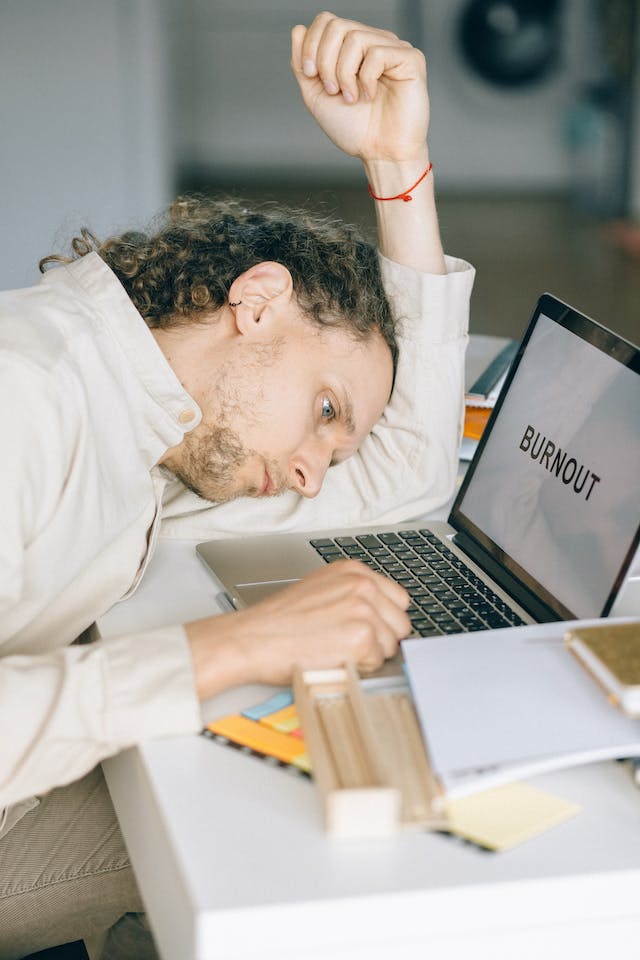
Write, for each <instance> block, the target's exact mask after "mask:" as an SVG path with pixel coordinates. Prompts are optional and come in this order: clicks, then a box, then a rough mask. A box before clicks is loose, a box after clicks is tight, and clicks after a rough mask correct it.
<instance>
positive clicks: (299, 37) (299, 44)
mask: <svg viewBox="0 0 640 960" xmlns="http://www.w3.org/2000/svg"><path fill="white" fill-rule="evenodd" d="M306 35H307V28H306V27H305V26H303V24H301V23H299V24H297V25H296V26H295V27H294V28H293V30H292V31H291V69H292V70H293V72H294V73H303V69H302V50H303V46H304V38H305V36H306Z"/></svg>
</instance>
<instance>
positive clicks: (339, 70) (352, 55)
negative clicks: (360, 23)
mask: <svg viewBox="0 0 640 960" xmlns="http://www.w3.org/2000/svg"><path fill="white" fill-rule="evenodd" d="M399 42H400V41H398V38H397V37H395V36H393V35H390V36H388V37H387V36H383V35H381V33H380V31H377V30H349V31H348V32H347V33H346V35H345V37H344V40H343V42H342V46H341V48H340V51H339V53H338V59H337V63H336V69H335V73H336V79H337V83H338V86H339V88H340V91H341V92H342V95H343V97H344V99H345V100H346V101H347V103H355V101H356V100H357V99H358V97H359V95H360V89H359V87H360V86H361V87H362V89H363V91H364V93H365V95H366V97H367V98H368V99H371V100H372V99H373V96H375V89H376V87H375V84H376V81H377V80H378V76H377V75H375V76H373V83H371V82H370V81H369V86H367V85H366V84H365V83H363V77H362V67H363V66H364V64H365V63H366V62H367V54H368V52H369V50H370V49H372V48H375V47H377V46H378V45H381V46H397V44H398V43H399ZM372 66H373V67H374V69H375V63H374V64H372ZM380 69H381V70H384V61H382V62H381V64H380ZM369 72H370V73H371V70H370V71H369ZM359 82H360V83H359Z"/></svg>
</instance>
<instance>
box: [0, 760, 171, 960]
mask: <svg viewBox="0 0 640 960" xmlns="http://www.w3.org/2000/svg"><path fill="white" fill-rule="evenodd" d="M143 909H144V908H143V906H142V901H141V899H140V894H139V892H138V888H137V886H136V881H135V877H134V875H133V870H132V868H131V864H130V863H129V858H128V856H127V851H126V848H125V845H124V841H123V839H122V835H121V833H120V829H119V827H118V822H117V819H116V815H115V811H114V809H113V805H112V803H111V798H110V797H109V792H108V790H107V786H106V784H105V781H104V777H103V775H102V770H101V769H100V767H96V769H95V770H92V771H91V773H89V774H87V776H86V777H83V778H82V780H79V781H78V782H77V783H73V784H71V785H70V786H67V787H60V788H59V789H57V790H52V791H51V793H49V794H47V795H46V796H45V797H43V798H42V800H41V801H40V804H39V805H38V806H37V807H35V808H34V809H33V810H30V811H29V813H27V814H26V815H25V816H24V817H23V818H22V819H21V820H20V821H19V822H18V823H17V824H16V825H15V827H13V829H12V830H10V831H9V833H7V834H6V836H4V837H2V838H1V839H0V960H14V958H18V957H24V956H25V955H26V954H29V953H34V952H36V951H38V950H42V949H44V948H45V947H53V946H57V945H58V944H61V943H69V942H72V941H74V940H85V939H86V941H87V945H88V946H89V944H91V943H101V944H103V946H102V947H101V952H100V954H99V955H100V956H101V957H102V958H103V960H115V958H116V957H117V958H118V960H128V958H132V960H152V958H153V960H156V958H157V954H156V952H155V949H154V946H153V940H152V938H151V935H150V933H149V932H148V928H147V925H146V923H145V918H144V915H143V913H142V911H143ZM90 952H91V951H90ZM92 960H93V957H92Z"/></svg>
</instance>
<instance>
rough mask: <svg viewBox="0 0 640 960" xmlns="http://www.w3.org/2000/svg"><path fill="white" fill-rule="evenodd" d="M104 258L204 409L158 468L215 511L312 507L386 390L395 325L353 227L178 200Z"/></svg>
mask: <svg viewBox="0 0 640 960" xmlns="http://www.w3.org/2000/svg"><path fill="white" fill-rule="evenodd" d="M73 247H74V251H75V253H76V255H80V256H82V255H83V254H85V253H87V252H89V250H90V249H93V248H97V250H98V253H99V254H100V256H101V257H102V258H103V259H104V260H105V262H106V263H107V264H108V265H109V266H110V267H111V269H112V270H113V271H114V272H115V274H116V276H118V278H119V279H120V281H121V282H122V284H123V286H124V287H125V289H126V291H127V293H128V294H129V296H130V298H131V300H132V301H133V303H134V305H135V306H136V308H137V309H138V311H139V312H140V313H141V315H142V316H143V317H144V319H145V320H146V322H147V324H148V325H149V327H150V328H151V330H152V332H153V333H154V336H155V337H156V340H157V342H158V343H159V345H160V347H161V348H162V350H163V351H164V353H165V356H166V357H167V359H168V361H169V363H170V364H171V365H172V367H173V368H174V370H175V372H176V374H177V376H178V377H179V378H180V380H181V382H182V383H183V385H184V386H185V388H186V389H187V390H188V391H189V392H190V393H191V395H192V396H193V397H194V399H195V400H196V402H198V404H199V405H200V407H201V409H202V411H203V421H202V422H201V423H200V424H199V426H198V427H196V428H195V429H194V430H192V431H191V432H190V433H188V434H186V436H185V439H184V441H183V443H181V444H180V446H179V447H176V448H174V449H173V450H170V451H168V453H167V456H166V457H165V458H164V460H163V462H164V463H165V465H166V466H168V467H169V468H170V469H171V470H173V471H174V472H175V473H176V475H177V476H179V477H180V478H181V479H182V480H183V482H184V483H186V484H187V486H189V487H190V488H192V489H193V490H195V492H197V493H199V494H200V495H201V496H204V497H205V498H207V499H211V500H215V501H222V500H229V499H232V498H234V497H237V496H243V495H248V496H261V495H262V496H264V495H275V494H278V493H281V492H283V491H284V490H285V489H287V488H293V489H296V490H298V491H299V492H300V493H301V494H303V495H304V496H315V494H316V493H317V492H318V490H319V489H320V486H321V484H322V480H323V477H324V474H325V472H326V469H327V467H328V466H329V465H331V464H332V463H338V462H341V461H342V460H343V459H345V458H346V457H348V456H350V455H351V454H352V453H354V452H355V450H356V449H357V448H358V446H359V445H360V444H361V443H362V441H363V440H364V438H365V436H366V435H367V434H368V433H369V431H370V430H371V428H372V427H373V425H374V424H375V423H376V421H377V420H378V419H379V418H380V416H381V414H382V411H383V409H384V406H385V405H386V402H387V400H388V397H389V394H390V392H391V387H392V382H393V368H394V364H395V355H396V341H395V329H394V321H393V318H392V315H391V312H390V309H389V306H388V303H387V300H386V297H385V294H384V289H383V287H382V283H381V279H380V274H379V269H378V262H377V255H376V252H375V250H374V249H373V248H372V247H371V246H370V245H369V244H367V243H366V242H365V241H363V240H362V239H361V238H360V237H359V236H357V234H356V232H355V231H354V229H353V228H351V227H347V226H345V225H343V224H338V223H335V222H331V221H328V220H323V219H319V218H312V217H310V216H308V215H307V214H301V213H296V212H292V211H283V210H281V209H276V208H275V207H272V206H270V207H266V208H264V209H263V210H262V211H260V212H255V211H253V212H252V211H249V210H247V209H246V208H245V207H244V206H242V205H240V204H239V203H235V202H228V201H223V202H215V201H207V200H195V199H185V200H179V201H177V202H176V203H175V204H174V205H173V206H172V207H171V209H170V211H169V217H168V220H167V222H166V223H165V224H163V225H162V226H161V227H160V229H159V230H157V232H155V233H154V234H142V233H137V232H136V233H133V232H131V233H126V234H124V235H122V236H120V237H114V238H110V239H108V240H107V241H105V242H104V243H103V244H100V245H98V244H97V243H96V242H95V241H94V240H93V238H92V237H91V236H90V234H88V233H86V232H84V233H83V236H82V237H81V238H78V239H77V240H75V241H74V243H73Z"/></svg>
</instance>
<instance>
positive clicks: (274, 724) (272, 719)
mask: <svg viewBox="0 0 640 960" xmlns="http://www.w3.org/2000/svg"><path fill="white" fill-rule="evenodd" d="M260 723H263V724H264V725H265V726H266V727H271V729H272V730H279V731H280V733H293V731H294V730H299V729H300V721H299V720H298V714H297V713H296V708H295V704H293V703H292V704H291V705H290V706H288V707H285V708H284V710H276V712H275V713H270V714H268V715H267V716H266V717H260Z"/></svg>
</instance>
